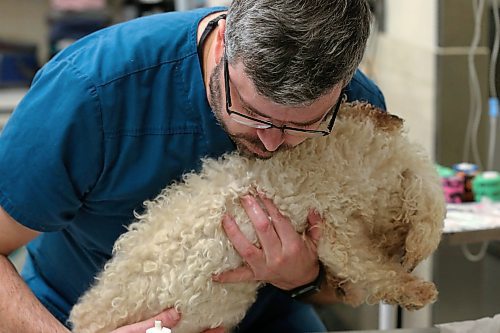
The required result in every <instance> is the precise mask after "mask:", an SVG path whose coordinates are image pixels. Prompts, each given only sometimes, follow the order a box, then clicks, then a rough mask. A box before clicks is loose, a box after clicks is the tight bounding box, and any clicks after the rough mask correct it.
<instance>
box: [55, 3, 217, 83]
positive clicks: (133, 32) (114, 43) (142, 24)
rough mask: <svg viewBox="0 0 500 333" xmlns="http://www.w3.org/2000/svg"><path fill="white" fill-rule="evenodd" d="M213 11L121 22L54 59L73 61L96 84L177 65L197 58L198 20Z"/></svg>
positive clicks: (169, 13) (66, 50)
mask: <svg viewBox="0 0 500 333" xmlns="http://www.w3.org/2000/svg"><path fill="white" fill-rule="evenodd" d="M213 10H216V8H210V9H207V8H203V9H198V10H193V11H188V12H168V13H162V14H156V15H150V16H146V17H141V18H137V19H134V20H130V21H127V22H123V23H119V24H116V25H113V26H110V27H108V28H105V29H102V30H100V31H97V32H95V33H93V34H90V35H88V36H86V37H84V38H82V39H80V40H78V41H76V42H75V43H74V44H72V45H70V46H69V47H67V48H66V49H65V50H63V51H62V52H60V53H59V54H58V55H56V57H55V60H56V61H65V62H68V63H71V64H72V66H74V67H75V68H76V69H77V70H78V71H80V72H81V73H84V74H86V75H87V76H89V77H91V78H92V80H93V81H94V83H95V85H97V86H99V85H105V84H107V83H110V82H114V81H115V80H119V79H123V78H127V77H128V76H130V75H133V74H134V73H140V72H144V71H148V72H150V73H151V72H154V71H155V70H160V69H164V68H165V66H163V65H167V67H169V64H170V67H171V68H172V69H173V68H177V67H176V64H177V63H179V62H182V61H183V60H184V59H190V58H191V57H197V40H196V37H197V36H196V32H197V27H198V23H199V21H200V20H201V19H202V18H203V17H205V16H206V15H209V14H210V13H211V12H212V11H213ZM162 66H163V67H162Z"/></svg>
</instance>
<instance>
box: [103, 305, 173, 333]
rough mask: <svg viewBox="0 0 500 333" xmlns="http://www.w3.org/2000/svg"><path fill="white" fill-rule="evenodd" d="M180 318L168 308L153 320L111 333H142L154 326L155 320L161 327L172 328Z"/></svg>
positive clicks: (124, 327)
mask: <svg viewBox="0 0 500 333" xmlns="http://www.w3.org/2000/svg"><path fill="white" fill-rule="evenodd" d="M180 318H181V316H180V314H179V313H178V312H177V311H176V310H175V309H174V308H170V309H167V310H165V311H163V312H161V313H159V314H157V315H156V316H154V317H153V318H150V319H147V320H144V321H141V322H138V323H135V324H131V325H127V326H123V327H120V328H117V329H116V330H114V331H113V332H111V333H125V332H127V333H144V332H146V330H147V329H149V328H152V327H154V326H155V320H161V323H162V326H164V327H168V328H172V327H174V326H175V325H176V324H177V322H178V321H179V319H180Z"/></svg>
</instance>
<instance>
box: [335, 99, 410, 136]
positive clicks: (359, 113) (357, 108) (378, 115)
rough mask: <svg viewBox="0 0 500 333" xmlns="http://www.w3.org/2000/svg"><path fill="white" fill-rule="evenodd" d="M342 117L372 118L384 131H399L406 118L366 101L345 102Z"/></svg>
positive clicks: (375, 124)
mask: <svg viewBox="0 0 500 333" xmlns="http://www.w3.org/2000/svg"><path fill="white" fill-rule="evenodd" d="M341 117H351V118H358V119H359V120H365V121H366V120H370V121H371V122H372V123H373V124H374V126H375V127H376V128H378V129H380V130H382V131H384V132H389V133H390V132H394V131H396V132H399V131H401V130H402V129H403V124H404V120H403V119H401V118H399V117H398V116H396V115H393V114H391V113H389V112H387V111H384V110H382V109H380V108H378V107H376V106H374V105H372V104H369V103H366V102H352V103H345V104H344V105H343V106H342V110H341Z"/></svg>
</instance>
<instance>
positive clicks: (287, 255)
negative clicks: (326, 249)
mask: <svg viewBox="0 0 500 333" xmlns="http://www.w3.org/2000/svg"><path fill="white" fill-rule="evenodd" d="M258 199H260V202H261V203H262V206H261V205H260V204H259V200H258ZM241 203H242V206H243V208H244V209H245V211H246V213H247V214H248V217H249V218H250V220H251V221H252V223H253V225H254V228H255V231H256V233H257V237H258V238H259V241H260V245H261V248H258V247H256V246H255V245H253V244H252V243H251V242H250V241H249V240H248V239H247V238H246V237H245V236H244V235H243V233H242V232H241V231H240V229H239V228H238V225H237V224H236V222H235V221H234V219H233V218H232V217H231V216H229V215H226V216H224V218H223V221H222V222H223V227H224V230H225V232H226V234H227V236H228V238H229V240H230V241H231V242H232V243H233V246H234V247H235V249H236V251H238V253H239V254H240V256H241V257H242V259H243V261H244V262H245V263H246V265H244V266H241V267H238V268H236V269H234V270H231V271H227V272H224V273H221V274H219V275H217V276H214V280H215V281H217V282H242V281H264V282H267V283H271V284H273V285H274V286H276V287H278V288H280V289H284V290H290V289H293V288H295V287H298V286H301V285H304V284H306V283H309V282H311V281H313V280H314V279H315V278H316V277H317V275H318V272H319V265H318V254H317V243H318V240H319V238H320V236H321V228H320V227H319V225H320V223H321V222H322V220H321V217H320V216H319V214H318V213H315V212H313V211H311V212H310V213H309V216H308V223H309V227H308V229H307V232H306V234H305V235H304V236H302V235H300V234H298V233H297V232H296V231H295V229H294V228H293V227H292V225H291V222H290V220H289V219H288V218H287V217H285V216H283V215H282V214H281V213H280V212H279V210H278V208H277V207H276V206H275V205H274V203H273V202H272V201H271V200H270V199H268V198H266V197H264V196H263V195H259V196H258V198H256V197H253V196H250V195H247V196H245V197H243V198H242V199H241Z"/></svg>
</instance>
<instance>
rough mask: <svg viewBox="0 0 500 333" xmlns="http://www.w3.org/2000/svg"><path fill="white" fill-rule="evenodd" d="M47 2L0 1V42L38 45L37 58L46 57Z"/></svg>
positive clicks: (38, 0) (42, 0) (41, 0)
mask: <svg viewBox="0 0 500 333" xmlns="http://www.w3.org/2000/svg"><path fill="white" fill-rule="evenodd" d="M48 11H49V4H48V0H1V1H0V40H6V41H13V42H14V41H15V42H22V43H35V44H37V45H38V58H39V60H40V61H45V59H46V56H47V52H48V51H47V38H48V36H47V32H48V29H47V28H48V26H47V22H46V18H47V14H48Z"/></svg>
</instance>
